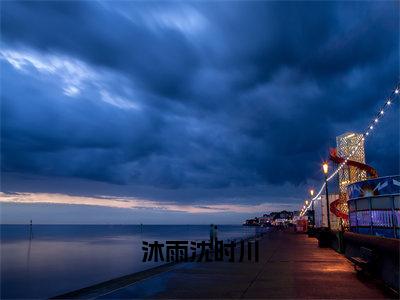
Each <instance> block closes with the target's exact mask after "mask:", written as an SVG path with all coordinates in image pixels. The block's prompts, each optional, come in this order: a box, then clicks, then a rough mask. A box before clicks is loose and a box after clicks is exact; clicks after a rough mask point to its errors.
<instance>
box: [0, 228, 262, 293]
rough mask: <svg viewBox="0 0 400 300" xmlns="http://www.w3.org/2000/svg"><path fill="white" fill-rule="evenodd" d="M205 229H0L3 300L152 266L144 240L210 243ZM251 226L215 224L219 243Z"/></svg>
mask: <svg viewBox="0 0 400 300" xmlns="http://www.w3.org/2000/svg"><path fill="white" fill-rule="evenodd" d="M209 229H210V226H209V225H143V226H141V225H33V226H32V227H30V226H29V225H0V231H1V236H0V238H1V279H0V280H1V298H2V299H4V298H48V297H52V296H56V295H59V294H63V293H66V292H69V291H72V290H76V289H80V288H83V287H86V286H89V285H93V284H96V283H99V282H102V281H106V280H109V279H113V278H116V277H119V276H123V275H128V274H131V273H135V272H138V271H142V270H145V269H148V268H151V267H154V266H156V265H157V264H161V263H160V262H159V263H155V262H142V258H143V250H142V241H143V240H146V241H149V242H153V241H165V240H187V241H201V240H208V239H209ZM255 230H256V229H255V228H252V227H243V226H237V225H221V226H218V238H219V239H224V240H228V239H241V238H246V237H250V236H254V235H255Z"/></svg>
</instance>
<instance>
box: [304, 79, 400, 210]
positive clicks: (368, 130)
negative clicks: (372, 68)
mask: <svg viewBox="0 0 400 300" xmlns="http://www.w3.org/2000/svg"><path fill="white" fill-rule="evenodd" d="M399 95H400V84H397V86H396V88H395V89H393V91H392V93H391V94H390V96H389V97H387V98H386V100H385V103H384V104H383V105H382V107H381V108H380V109H379V111H378V113H377V114H376V115H375V116H374V118H373V119H372V120H371V122H370V123H369V124H368V126H367V127H366V129H365V130H364V133H363V135H362V137H361V138H360V140H359V141H358V142H357V144H356V145H355V146H354V148H353V150H352V151H351V152H350V154H349V155H347V156H346V157H345V159H344V161H343V162H342V163H340V164H339V165H338V167H337V168H336V170H335V171H334V172H333V173H332V174H331V175H329V176H328V178H327V179H326V182H324V183H323V184H322V186H321V188H320V189H319V191H318V193H317V194H316V195H315V196H314V197H313V198H312V199H311V200H310V201H309V202H308V201H306V205H303V207H302V210H301V213H300V216H304V214H305V213H306V212H307V210H308V209H309V208H310V207H311V205H312V203H313V202H314V201H316V200H317V199H318V198H319V196H320V195H321V193H322V192H323V190H324V188H325V185H326V183H327V182H329V181H330V180H332V179H333V178H334V177H335V176H336V175H337V174H338V173H339V171H340V170H341V169H342V168H343V167H344V166H345V165H346V164H347V161H348V160H349V159H350V158H351V157H352V156H353V155H354V154H355V153H356V151H357V150H358V148H359V147H360V146H361V145H362V143H363V142H364V141H365V139H367V138H368V137H369V136H370V135H371V133H372V132H373V130H374V129H375V127H376V126H377V124H378V123H379V121H380V119H381V118H383V116H384V115H385V112H386V110H387V109H388V108H389V107H390V106H391V105H392V103H393V101H394V100H395V98H396V96H399Z"/></svg>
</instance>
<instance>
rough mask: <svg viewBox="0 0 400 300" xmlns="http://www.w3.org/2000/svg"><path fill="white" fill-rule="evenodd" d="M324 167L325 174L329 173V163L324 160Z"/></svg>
mask: <svg viewBox="0 0 400 300" xmlns="http://www.w3.org/2000/svg"><path fill="white" fill-rule="evenodd" d="M322 169H323V170H324V174H328V163H327V162H324V163H323V164H322Z"/></svg>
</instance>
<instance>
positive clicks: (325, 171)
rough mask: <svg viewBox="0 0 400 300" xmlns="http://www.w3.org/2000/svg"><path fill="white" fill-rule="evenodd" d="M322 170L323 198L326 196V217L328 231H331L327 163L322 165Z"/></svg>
mask: <svg viewBox="0 0 400 300" xmlns="http://www.w3.org/2000/svg"><path fill="white" fill-rule="evenodd" d="M322 170H323V171H324V175H325V196H326V216H327V218H328V229H329V230H331V222H330V216H329V196H328V163H327V162H324V163H323V164H322Z"/></svg>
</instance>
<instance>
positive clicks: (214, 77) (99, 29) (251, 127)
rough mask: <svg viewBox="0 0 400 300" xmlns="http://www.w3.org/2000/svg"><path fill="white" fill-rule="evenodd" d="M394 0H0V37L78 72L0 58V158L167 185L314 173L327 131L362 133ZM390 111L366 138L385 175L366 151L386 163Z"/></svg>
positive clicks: (10, 166)
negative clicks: (374, 135)
mask: <svg viewBox="0 0 400 300" xmlns="http://www.w3.org/2000/svg"><path fill="white" fill-rule="evenodd" d="M398 8H399V7H398V3H397V2H383V3H378V2H376V3H375V2H374V3H372V2H352V3H345V2H332V1H331V2H304V3H302V2H232V3H229V2H223V3H222V2H214V3H196V2H190V3H183V2H182V3H181V2H171V3H161V2H160V3H157V2H151V3H138V2H118V3H114V2H113V3H112V5H111V3H109V2H92V1H87V2H84V1H82V2H78V1H68V2H48V1H46V2H5V3H3V7H2V20H1V25H2V26H1V27H2V39H3V49H6V50H9V51H18V53H19V54H20V55H24V53H25V54H26V55H28V54H29V55H31V53H34V54H35V56H34V59H36V60H40V59H44V58H43V57H46V56H49V55H50V56H51V57H61V58H62V59H64V60H67V61H68V60H69V59H73V60H77V61H78V62H82V64H84V65H85V66H88V68H89V70H90V71H88V72H87V73H88V74H89V75H85V76H86V77H84V79H81V80H80V81H79V82H78V83H76V82H75V81H76V79H75V81H74V75H73V76H70V77H72V78H70V77H68V76H67V77H65V76H66V75H65V74H64V75H63V72H64V71H63V69H62V68H61V69H57V70H56V71H54V70H53V69H51V68H52V67H53V66H54V64H55V63H54V61H52V60H51V59H50V62H47V63H48V64H49V67H48V68H49V70H48V71H46V72H47V73H46V74H43V72H44V71H43V69H45V68H43V67H42V69H40V68H41V67H40V64H39V63H37V62H35V60H32V59H31V62H30V63H29V64H30V67H29V68H28V69H27V67H24V68H23V70H21V69H18V68H15V66H14V67H13V66H11V65H10V63H9V62H10V59H8V60H7V59H5V58H4V56H3V61H2V69H3V72H2V73H3V76H2V121H1V122H2V129H1V130H2V131H1V134H2V140H3V143H2V144H3V145H2V170H3V171H6V172H20V173H24V172H26V173H34V174H41V175H48V176H51V175H62V176H69V177H83V178H89V179H94V180H100V181H107V182H116V183H123V184H137V185H144V186H156V187H166V188H186V187H188V186H189V187H205V188H232V187H241V186H256V185H260V184H261V185H262V184H278V185H282V184H283V183H285V182H289V183H290V184H294V185H298V184H301V183H304V182H305V181H306V180H309V179H310V178H311V179H318V177H319V174H318V173H319V170H316V167H318V164H319V162H320V160H321V159H322V158H325V157H326V155H327V150H328V147H329V146H334V137H335V136H336V135H338V134H341V133H343V132H344V131H348V130H356V131H359V130H362V129H363V128H364V126H365V124H366V122H367V121H368V120H369V118H370V116H372V114H373V113H374V112H375V111H376V109H377V105H378V103H379V102H381V101H382V100H383V98H384V97H385V96H386V95H387V94H389V93H390V90H391V88H392V87H393V86H394V84H395V83H396V81H397V80H398V77H399V76H398V75H399V56H398V53H399V43H398V34H399V31H398V22H399V13H398V12H399V9H398ZM21 53H22V54H21ZM27 53H28V54H27ZM32 61H33V62H32ZM35 63H36V66H35ZM31 65H33V67H32V66H31ZM78 66H80V64H78ZM75 68H77V67H75ZM67 71H68V70H67ZM59 72H60V73H61V75H57V74H58V73H59ZM68 72H69V71H68ZM68 72H67V73H68ZM79 72H81V71H79ZM79 72H78V73H79ZM73 74H75V73H73ZM79 74H80V73H79ZM99 74H100V75H99ZM56 75H57V76H59V79H57V78H54V77H56ZM93 78H95V79H93ZM60 80H61V81H62V80H64V81H65V82H66V83H68V85H71V84H70V82H73V83H74V84H75V85H76V86H78V87H79V89H80V90H82V91H83V90H84V92H81V93H78V92H76V94H75V90H73V88H74V87H75V86H73V87H69V86H68V87H66V88H65V87H64V89H65V90H66V91H67V92H66V93H64V94H63V93H62V92H61V91H60V88H59V85H60V83H59V82H58V81H60ZM65 82H64V83H65ZM82 82H84V85H85V87H81V86H80V85H83V83H82ZM75 88H76V87H75ZM99 90H100V92H99ZM68 93H69V94H68ZM72 94H73V97H71V95H72ZM99 99H102V101H100V100H99ZM121 99H123V100H121ZM124 99H125V100H126V99H127V100H128V102H126V101H125V100H124ZM132 99H133V100H132ZM131 100H132V101H133V102H134V103H135V105H137V106H138V107H139V109H125V108H126V107H125V106H127V105H129V103H130V102H129V101H131ZM121 101H122V102H121ZM110 103H111V104H112V105H110ZM121 103H122V104H121ZM127 103H128V104H127ZM395 110H396V111H395V112H394V111H390V112H389V113H391V114H397V113H398V106H396V107H395ZM396 122H397V124H398V122H399V120H398V117H394V121H393V123H386V124H383V125H382V127H381V128H379V132H380V135H381V138H380V142H379V143H377V144H376V145H374V150H373V151H371V156H370V157H371V161H373V162H374V163H376V165H375V166H376V167H377V168H378V170H380V171H381V173H384V174H385V173H398V172H399V170H398V158H397V164H396V161H394V164H393V163H380V162H379V159H378V155H379V157H389V158H390V159H394V160H396V157H397V156H396V155H393V153H398V152H399V144H398V142H397V143H396V145H395V148H394V149H393V148H392V146H391V145H392V144H391V142H390V141H391V140H392V139H393V138H396V133H397V140H398V126H396V125H394V124H396ZM394 127H395V129H393V128H394ZM385 140H386V141H387V142H384V141H385Z"/></svg>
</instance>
